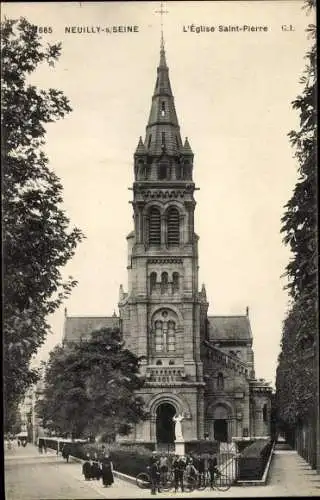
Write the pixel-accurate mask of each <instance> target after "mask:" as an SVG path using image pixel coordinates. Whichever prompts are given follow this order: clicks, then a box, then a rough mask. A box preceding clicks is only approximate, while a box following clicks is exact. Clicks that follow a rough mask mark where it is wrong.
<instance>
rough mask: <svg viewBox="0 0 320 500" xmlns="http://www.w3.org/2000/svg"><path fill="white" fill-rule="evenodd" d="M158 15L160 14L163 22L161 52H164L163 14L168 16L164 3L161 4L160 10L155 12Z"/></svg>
mask: <svg viewBox="0 0 320 500" xmlns="http://www.w3.org/2000/svg"><path fill="white" fill-rule="evenodd" d="M155 12H156V14H160V22H161V50H164V40H163V14H168V12H169V11H168V10H164V8H163V2H161V3H160V10H156V11H155Z"/></svg>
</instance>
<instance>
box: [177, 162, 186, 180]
mask: <svg viewBox="0 0 320 500" xmlns="http://www.w3.org/2000/svg"><path fill="white" fill-rule="evenodd" d="M176 168H177V179H183V177H184V175H183V172H184V170H183V165H177V167H176Z"/></svg>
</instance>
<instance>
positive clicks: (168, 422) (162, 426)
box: [156, 402, 176, 445]
mask: <svg viewBox="0 0 320 500" xmlns="http://www.w3.org/2000/svg"><path fill="white" fill-rule="evenodd" d="M175 413H176V409H175V407H174V406H173V405H172V404H171V403H168V402H165V403H161V404H159V406H158V407H157V410H156V439H157V444H160V445H164V444H166V445H170V444H173V443H174V439H175V435H174V422H173V416H174V415H175Z"/></svg>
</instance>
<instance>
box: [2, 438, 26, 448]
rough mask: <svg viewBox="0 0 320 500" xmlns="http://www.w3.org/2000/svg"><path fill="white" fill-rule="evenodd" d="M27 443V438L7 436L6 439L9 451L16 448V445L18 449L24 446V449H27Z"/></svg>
mask: <svg viewBox="0 0 320 500" xmlns="http://www.w3.org/2000/svg"><path fill="white" fill-rule="evenodd" d="M27 443H28V440H27V437H15V436H11V435H7V436H6V437H5V445H6V448H7V450H11V449H12V448H14V447H15V445H16V444H17V445H18V447H20V446H22V447H23V448H25V447H26V446H27Z"/></svg>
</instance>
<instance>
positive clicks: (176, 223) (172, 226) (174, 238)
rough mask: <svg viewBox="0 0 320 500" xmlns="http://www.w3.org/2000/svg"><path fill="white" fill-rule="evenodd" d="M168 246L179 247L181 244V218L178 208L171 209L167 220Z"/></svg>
mask: <svg viewBox="0 0 320 500" xmlns="http://www.w3.org/2000/svg"><path fill="white" fill-rule="evenodd" d="M167 226H168V245H179V243H180V216H179V211H178V210H177V209H176V208H170V210H169V211H168V218H167Z"/></svg>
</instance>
